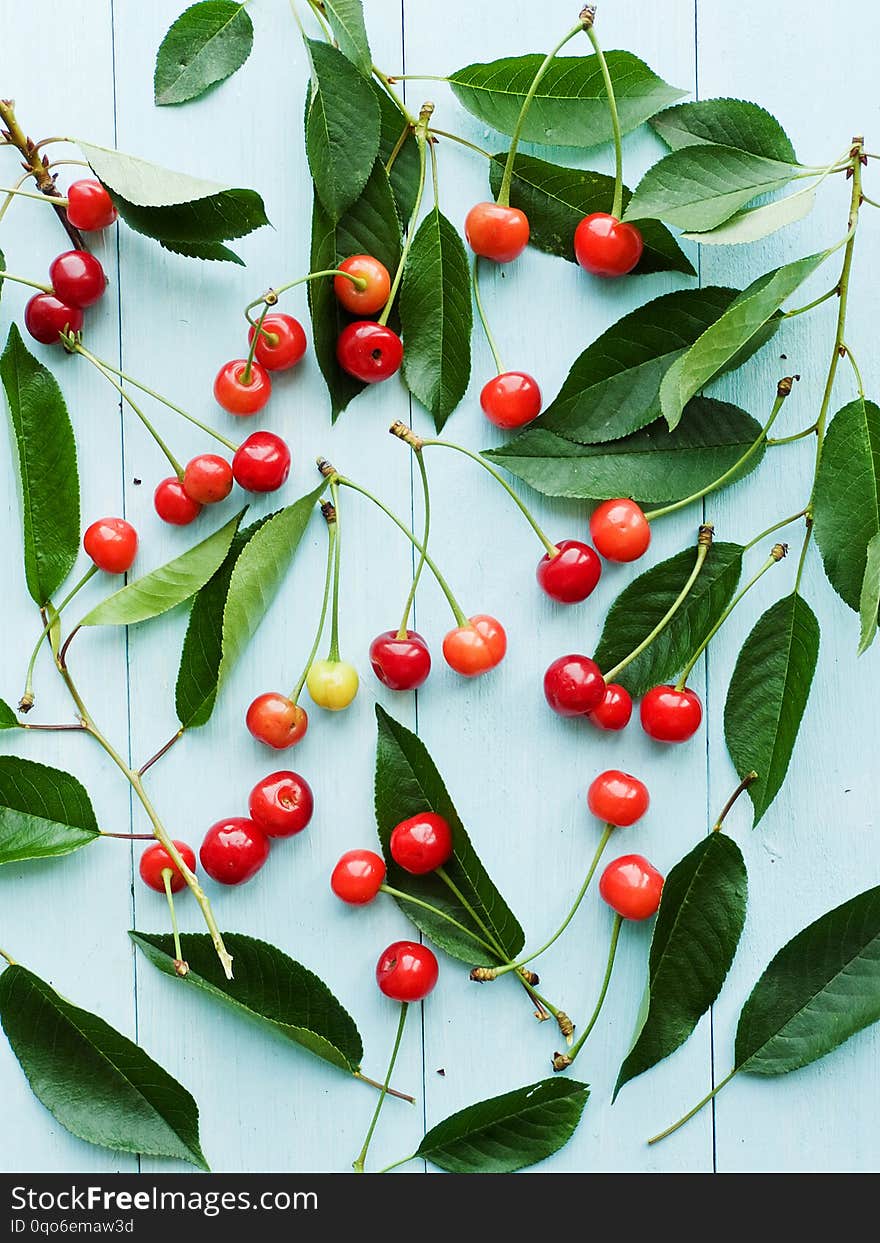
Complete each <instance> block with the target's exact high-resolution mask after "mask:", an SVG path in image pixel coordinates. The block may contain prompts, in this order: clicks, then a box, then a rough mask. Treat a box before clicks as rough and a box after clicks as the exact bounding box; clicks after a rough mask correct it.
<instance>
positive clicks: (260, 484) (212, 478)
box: [153, 431, 290, 527]
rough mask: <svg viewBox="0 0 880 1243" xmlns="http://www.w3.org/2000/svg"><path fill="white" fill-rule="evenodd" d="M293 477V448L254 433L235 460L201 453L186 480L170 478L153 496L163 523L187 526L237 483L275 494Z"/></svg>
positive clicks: (270, 435)
mask: <svg viewBox="0 0 880 1243" xmlns="http://www.w3.org/2000/svg"><path fill="white" fill-rule="evenodd" d="M289 474H290V449H289V448H288V446H287V443H286V441H284V440H282V439H281V437H280V436H276V435H275V433H274V432H266V431H260V432H252V433H251V434H250V436H248V437H247V439H246V440H244V441H242V443H241V444H240V445H239V446H238V448H237V449H236V451H235V453H234V455H233V458H232V461H231V462H228V461H227V460H226V458H224V457H221V456H220V455H219V454H218V453H199V454H197V455H196V457H194V458H192V459H191V460H190V461H189V462H188V463H187V465H186V469H185V470H184V472H183V477H182V478H178V476H177V475H169V477H168V478H167V479H163V480H161V482H160V483H159V484H158V485H157V487H156V491H155V492H154V493H153V506H154V508H155V510H156V513H157V514H158V515H159V517H160V518H161V519H162V521H163V522H168V523H170V524H171V525H172V526H178V527H185V526H188V525H189V524H190V523H191V522H194V521H195V519H196V518H197V517H198V516H199V514H200V513H201V512H202V509H203V507H204V506H205V505H216V504H217V503H218V502H219V501H224V500H226V498H227V496H229V493H230V492H231V491H232V485H233V482H234V483H237V484H238V486H239V487H240V488H244V490H245V491H246V492H275V491H277V490H278V488H280V487H282V485H283V484H284V483H286V481H287V477H288V475H289Z"/></svg>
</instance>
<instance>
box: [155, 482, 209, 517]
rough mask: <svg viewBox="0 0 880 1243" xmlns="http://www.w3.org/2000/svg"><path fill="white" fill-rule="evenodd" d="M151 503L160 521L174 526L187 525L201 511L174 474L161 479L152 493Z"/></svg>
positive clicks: (199, 506)
mask: <svg viewBox="0 0 880 1243" xmlns="http://www.w3.org/2000/svg"><path fill="white" fill-rule="evenodd" d="M153 505H154V507H155V509H156V513H157V514H158V515H159V517H160V518H161V519H162V521H163V522H170V523H171V525H172V526H175V527H185V526H189V524H190V523H191V522H194V521H195V519H196V518H198V516H199V514H200V513H201V512H202V507H201V505H199V504H198V502H197V501H194V500H192V498H191V497H189V496H187V494H186V492H185V491H184V487H183V484H182V483H181V482H180V480H179V479H178V478H177V476H176V475H171V476H169V478H168V479H163V480H162V482H161V483H160V484H159V486H158V487H157V488H156V491H155V492H154V493H153Z"/></svg>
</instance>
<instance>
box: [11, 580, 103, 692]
mask: <svg viewBox="0 0 880 1243" xmlns="http://www.w3.org/2000/svg"><path fill="white" fill-rule="evenodd" d="M97 573H98V567H97V566H96V565H94V564H93V565H91V566H89V568H88V569H87V570H86V572H85V574H83V576H82V578H81V579H80V580H79V581H78V582H77V583H75V584H74V586H73V587H71V589H70V591H69V592H68V593H67V595H66V596H65V597H64V599H63V600H62V601H61V603H60V604H59V605H58V606H57V608H54V609H53V610H52V616H51V617H50V618H49V619H48V620H47V622H46V624H45V626H44V627H43V629H42V630H41V631H40V637H39V638H38V639H37V641H36V643H35V644H34V650H33V651H32V652H31V658H30V660H29V661H28V667H27V676H26V678H25V684H24V694H23V695H22V697H21V699H20V700H19V708H20V709H21V710H22V711H23V712H27V711H29V710H30V709H31V708H32V707H33V706H34V666H35V665H36V663H37V657H38V656H39V654H40V648H41V647H42V646H43V640H44V639H45V637H46V635H47V634H48V633H49V631H50V630H51V629H52V627H53V626H54V625H55V623H56V621H57V620H58V618H59V617H60V616H61V614H62V613H63V612H64V610H65V609H66V608H67V606H68V604H70V602H71V600H72V599H73V597H74V596H75V595H76V594H77V592H78V591H81V590H82V589H83V587H85V585H86V583H87V582H89V581H90V580H91V579H92V578H94V576H95V575H96V574H97ZM25 705H27V706H26V707H25Z"/></svg>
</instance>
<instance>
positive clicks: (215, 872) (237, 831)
mask: <svg viewBox="0 0 880 1243" xmlns="http://www.w3.org/2000/svg"><path fill="white" fill-rule="evenodd" d="M199 858H200V859H201V861H202V867H203V868H204V869H205V871H206V872H207V873H208V875H209V876H210V877H211V879H212V880H216V881H217V882H218V884H220V885H244V884H245V883H246V882H247V881H249V880H250V879H251V877H253V876H256V874H257V872H259V870H260V868H261V867H262V866H263V864H264V863H265V862H266V860H267V859H268V858H269V839H268V837H267V836H266V834H265V833H264V832H263V830H262V829H261V828H260V826H259V825H258V824H254V822H253V820H247V819H246V818H245V817H244V816H230V817H229V819H228V820H218V821H217V823H216V824H212V825H211V827H210V829H208V831H207V833H206V834H205V840H204V841H203V842H202V845H201V849H200V850H199Z"/></svg>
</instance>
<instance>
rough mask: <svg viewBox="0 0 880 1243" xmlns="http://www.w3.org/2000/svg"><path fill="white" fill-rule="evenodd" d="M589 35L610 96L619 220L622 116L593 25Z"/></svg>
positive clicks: (615, 205)
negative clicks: (618, 109)
mask: <svg viewBox="0 0 880 1243" xmlns="http://www.w3.org/2000/svg"><path fill="white" fill-rule="evenodd" d="M587 37H588V38H589V40H590V42H591V43H592V45H593V51H594V52H595V53H596V59H597V60H598V62H599V68H600V69H601V70H602V79H603V81H604V83H605V93H606V94H607V96H608V113H609V116H610V117H611V133H612V135H613V136H614V198H613V200H612V203H611V215H612V216H613V217H614V218H615V220H619V219H620V217H621V214H622V211H623V144H622V142H621V135H620V117H619V115H618V112H617V100H616V99H615V98H614V84H613V82H612V81H611V73H610V72H609V69H608V62H607V61H606V60H605V53H604V52H603V51H602V49H601V47H600V46H599V40H598V39H597V38H596V32H595V30H594V29H593V27H592V26H590V27H589V28H588V30H587Z"/></svg>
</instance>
